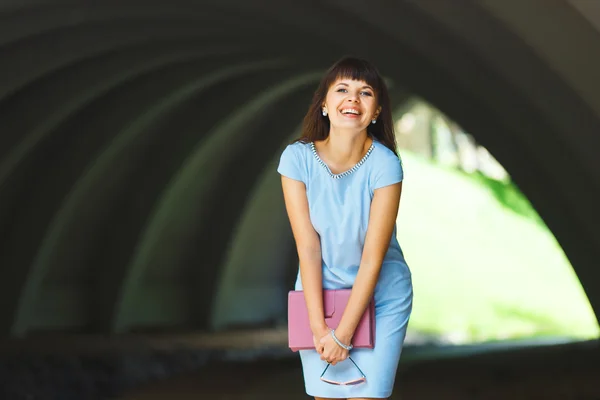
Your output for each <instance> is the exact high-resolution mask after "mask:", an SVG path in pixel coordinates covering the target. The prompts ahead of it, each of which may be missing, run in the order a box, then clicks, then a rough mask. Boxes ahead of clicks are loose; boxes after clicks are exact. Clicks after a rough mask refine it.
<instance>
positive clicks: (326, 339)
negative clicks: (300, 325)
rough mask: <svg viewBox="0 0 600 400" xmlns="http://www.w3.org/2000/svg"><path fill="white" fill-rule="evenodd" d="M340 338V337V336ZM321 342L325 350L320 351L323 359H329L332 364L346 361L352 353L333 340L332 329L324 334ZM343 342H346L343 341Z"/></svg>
mask: <svg viewBox="0 0 600 400" xmlns="http://www.w3.org/2000/svg"><path fill="white" fill-rule="evenodd" d="M336 336H337V335H336ZM338 339H340V338H339V337H338ZM319 342H320V344H321V345H322V346H323V351H322V352H321V353H319V354H321V360H323V361H327V362H328V363H329V364H331V365H335V364H337V363H339V362H341V361H344V360H345V359H346V358H348V356H349V355H350V352H349V351H348V350H346V349H344V348H343V347H341V346H340V345H338V344H337V343H336V342H335V340H333V337H331V331H330V332H328V333H327V335H325V336H323V337H322V338H321V340H320V341H319ZM348 342H350V340H348ZM342 343H344V342H343V341H342ZM344 344H346V343H344Z"/></svg>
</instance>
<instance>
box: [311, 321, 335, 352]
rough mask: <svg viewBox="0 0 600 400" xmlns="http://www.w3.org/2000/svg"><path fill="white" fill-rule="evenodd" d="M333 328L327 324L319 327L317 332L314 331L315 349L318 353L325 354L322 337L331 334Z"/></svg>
mask: <svg viewBox="0 0 600 400" xmlns="http://www.w3.org/2000/svg"><path fill="white" fill-rule="evenodd" d="M330 331H331V329H330V328H329V327H328V326H327V325H323V327H321V328H319V329H318V330H317V331H316V332H313V343H314V345H315V350H317V353H319V354H323V345H322V344H321V338H323V337H325V336H327V335H329V332H330Z"/></svg>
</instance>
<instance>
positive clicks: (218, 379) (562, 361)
mask: <svg viewBox="0 0 600 400" xmlns="http://www.w3.org/2000/svg"><path fill="white" fill-rule="evenodd" d="M599 348H600V346H599V344H598V343H597V342H590V343H587V344H585V345H579V346H556V347H552V348H541V349H533V350H531V349H529V350H517V351H511V352H507V353H483V354H480V355H476V356H469V357H463V358H459V359H445V360H437V361H431V360H428V361H416V360H412V361H409V362H407V363H406V365H405V366H404V367H403V368H402V369H401V371H400V373H399V375H398V382H397V389H396V390H395V393H394V395H393V396H392V398H391V399H404V400H406V399H410V400H412V399H418V400H429V399H432V400H433V399H435V400H440V399H443V400H454V399H461V400H469V399H482V400H496V399H498V400H520V399H539V400H555V399H556V400H569V399H573V400H575V399H576V400H597V399H600V351H599ZM307 398H308V397H307V396H306V395H305V394H304V391H303V383H302V379H301V370H300V365H299V363H298V361H297V360H296V359H286V360H279V361H264V360H263V361H260V362H253V363H235V364H231V363H226V364H223V363H220V364H217V365H212V366H211V367H210V368H206V369H203V370H201V371H198V372H196V373H190V374H185V375H182V376H178V377H174V378H171V379H168V380H165V381H162V382H156V383H153V384H149V385H147V386H146V387H144V388H139V389H135V390H131V391H129V392H128V393H127V394H126V395H124V396H122V397H120V399H121V400H166V399H178V400H192V399H194V400H197V399H223V400H229V399H231V400H233V399H235V400H256V399H289V400H296V399H298V400H299V399H307Z"/></svg>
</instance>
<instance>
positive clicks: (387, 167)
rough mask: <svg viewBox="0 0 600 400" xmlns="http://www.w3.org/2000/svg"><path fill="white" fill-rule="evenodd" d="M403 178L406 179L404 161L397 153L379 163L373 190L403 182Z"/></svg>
mask: <svg viewBox="0 0 600 400" xmlns="http://www.w3.org/2000/svg"><path fill="white" fill-rule="evenodd" d="M402 179H404V170H403V169H402V162H401V161H400V160H399V159H398V157H396V156H395V155H393V156H388V157H385V162H382V163H381V164H380V165H379V168H378V170H377V172H376V174H375V180H374V184H373V190H375V189H379V188H382V187H384V186H389V185H393V184H394V183H398V182H402Z"/></svg>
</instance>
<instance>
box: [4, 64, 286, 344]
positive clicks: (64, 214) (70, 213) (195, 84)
mask: <svg viewBox="0 0 600 400" xmlns="http://www.w3.org/2000/svg"><path fill="white" fill-rule="evenodd" d="M272 64H273V62H266V61H261V62H256V63H254V64H249V65H242V66H235V67H230V68H225V69H222V70H220V71H218V72H213V73H212V74H207V75H206V76H203V77H202V78H200V79H197V80H196V81H192V82H187V83H186V84H185V86H183V87H181V88H178V90H175V91H173V93H172V94H171V95H170V96H169V97H168V98H164V99H160V102H159V103H157V104H156V105H155V107H154V108H152V109H149V110H146V113H145V114H144V115H143V116H141V117H140V118H138V120H137V121H135V122H133V123H132V124H131V125H130V126H129V127H127V130H126V131H125V132H123V133H122V134H120V135H118V136H117V137H116V138H115V139H114V141H113V143H111V144H110V145H109V146H108V147H107V148H106V150H105V152H103V153H102V154H101V156H100V157H99V158H98V159H97V160H96V161H95V162H94V163H93V164H91V166H90V168H89V170H88V171H86V172H85V173H84V175H83V176H82V178H81V179H80V181H79V182H78V184H77V185H76V186H75V187H74V188H73V190H72V191H71V193H70V195H69V196H68V198H67V200H66V201H65V202H64V204H63V206H62V207H61V210H60V211H59V212H57V214H56V216H55V218H54V221H55V222H54V223H53V225H52V226H51V228H50V230H49V232H48V234H47V236H46V239H45V240H44V243H43V245H42V248H41V249H40V251H39V253H38V256H37V257H36V261H35V262H34V264H33V266H32V269H31V271H30V272H29V274H28V278H27V281H26V285H25V287H24V289H23V291H22V292H21V294H20V295H19V305H18V308H17V310H18V311H17V313H16V317H15V322H14V324H13V328H12V330H11V331H12V333H13V334H14V335H22V334H24V333H25V332H26V331H27V327H28V324H29V321H30V318H31V315H32V309H33V306H34V304H35V301H36V299H37V297H36V293H38V289H39V287H40V284H41V282H42V279H43V277H44V275H45V272H44V271H45V268H46V266H47V265H49V264H50V263H51V260H52V255H53V254H57V253H58V252H57V249H58V248H59V244H60V243H67V242H65V241H64V240H65V239H66V237H65V235H71V234H72V228H73V224H74V221H75V220H77V219H79V218H81V216H82V212H81V210H83V209H87V210H88V211H87V212H86V213H85V214H86V215H87V217H88V218H89V217H91V216H92V215H93V214H91V215H90V214H89V213H90V212H92V213H93V208H92V209H90V208H89V207H88V206H86V205H89V204H90V201H98V198H97V196H98V194H99V193H98V188H99V186H98V185H99V183H100V182H101V181H105V184H108V183H110V185H113V184H114V182H112V180H114V179H115V178H116V177H115V175H114V173H115V172H116V171H114V172H113V173H111V172H110V170H111V169H112V168H114V167H115V166H119V165H120V164H119V163H118V162H117V159H123V157H128V156H129V154H130V152H131V151H132V150H133V151H134V150H135V149H133V148H132V147H131V143H132V140H134V139H135V138H136V137H138V135H140V134H142V133H143V132H144V129H146V128H147V127H148V124H150V123H152V122H153V120H154V115H156V114H161V113H163V112H165V111H167V110H169V109H170V108H172V107H174V106H176V105H177V104H179V103H180V102H181V101H183V100H184V99H186V98H189V97H190V96H191V95H193V94H194V93H197V92H198V91H199V90H202V89H204V88H206V87H208V86H211V85H215V84H216V83H218V82H221V81H224V80H227V79H230V78H231V77H233V76H236V75H238V74H242V73H247V72H249V71H253V70H257V69H262V68H266V67H268V66H270V65H272ZM277 64H278V65H279V64H280V62H277ZM121 174H122V172H121ZM107 179H110V180H111V182H109V181H107ZM103 186H104V185H102V186H101V187H103ZM108 194H110V193H108ZM115 194H117V193H113V194H112V195H115ZM105 195H106V194H105ZM90 196H92V197H90Z"/></svg>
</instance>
